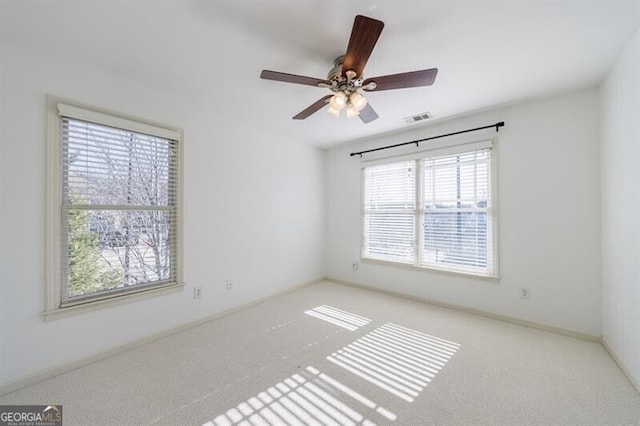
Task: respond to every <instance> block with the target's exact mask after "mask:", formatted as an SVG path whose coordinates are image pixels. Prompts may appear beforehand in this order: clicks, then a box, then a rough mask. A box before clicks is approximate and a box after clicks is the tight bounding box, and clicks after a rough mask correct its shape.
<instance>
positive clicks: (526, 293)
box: [520, 287, 531, 300]
mask: <svg viewBox="0 0 640 426" xmlns="http://www.w3.org/2000/svg"><path fill="white" fill-rule="evenodd" d="M530 298H531V289H530V288H525V287H523V288H521V289H520V299H526V300H529V299H530Z"/></svg>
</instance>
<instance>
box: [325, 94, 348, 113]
mask: <svg viewBox="0 0 640 426" xmlns="http://www.w3.org/2000/svg"><path fill="white" fill-rule="evenodd" d="M329 104H331V106H332V107H333V108H334V109H337V110H341V109H342V108H344V107H345V106H346V105H347V95H345V94H344V93H342V92H338V93H336V94H335V95H333V96H332V97H331V100H330V101H329Z"/></svg>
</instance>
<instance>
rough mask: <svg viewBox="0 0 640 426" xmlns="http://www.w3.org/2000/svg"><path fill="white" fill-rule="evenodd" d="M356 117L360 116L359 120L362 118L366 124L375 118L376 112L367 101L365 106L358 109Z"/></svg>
mask: <svg viewBox="0 0 640 426" xmlns="http://www.w3.org/2000/svg"><path fill="white" fill-rule="evenodd" d="M358 117H360V120H362V122H363V123H364V124H367V123H368V122H370V121H373V120H375V119H377V118H378V113H377V112H376V111H375V110H374V109H373V107H372V106H371V104H369V103H368V104H367V106H366V107H364V109H363V110H362V111H360V114H359V115H358Z"/></svg>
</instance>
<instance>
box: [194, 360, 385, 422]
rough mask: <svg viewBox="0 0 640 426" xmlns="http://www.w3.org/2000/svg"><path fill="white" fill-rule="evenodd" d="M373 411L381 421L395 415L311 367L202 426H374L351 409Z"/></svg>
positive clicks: (369, 420)
mask: <svg viewBox="0 0 640 426" xmlns="http://www.w3.org/2000/svg"><path fill="white" fill-rule="evenodd" d="M354 403H355V405H356V406H360V405H362V406H364V408H366V409H369V410H375V412H376V413H377V414H379V415H380V416H382V417H384V421H394V420H395V419H396V417H397V416H396V415H395V414H393V413H392V412H390V411H389V410H387V409H386V408H384V407H380V406H378V405H377V404H376V403H375V402H373V401H371V400H370V399H369V398H367V397H365V396H363V395H361V394H360V393H358V392H356V391H354V390H353V389H351V388H349V387H348V386H346V385H344V384H342V383H340V382H339V381H338V380H336V379H334V378H332V377H330V376H328V375H327V374H324V373H322V372H320V371H319V370H317V369H316V368H314V367H307V368H306V369H305V370H303V371H302V372H300V373H299V374H294V375H293V376H291V377H288V378H287V379H285V380H283V381H282V382H280V383H277V384H276V385H274V386H271V387H269V388H268V389H267V390H265V391H263V392H260V393H259V394H258V395H256V396H254V397H252V398H249V399H248V400H247V401H245V402H242V403H241V404H239V405H238V406H236V407H234V408H232V409H230V410H227V411H226V412H225V413H224V414H221V415H219V416H217V417H216V418H215V419H213V420H212V421H208V422H206V423H204V424H203V426H231V425H254V426H262V425H265V426H269V425H272V426H273V425H282V424H287V425H301V426H302V425H335V426H338V425H354V426H355V425H374V424H376V423H375V422H374V421H372V420H371V419H368V418H365V417H364V416H363V415H362V414H361V413H359V412H358V411H357V410H356V409H354V408H353V407H352V406H353V405H354Z"/></svg>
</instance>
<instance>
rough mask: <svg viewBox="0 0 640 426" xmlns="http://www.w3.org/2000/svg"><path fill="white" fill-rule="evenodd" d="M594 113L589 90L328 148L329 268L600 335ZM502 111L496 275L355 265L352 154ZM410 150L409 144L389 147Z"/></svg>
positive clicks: (357, 222)
mask: <svg viewBox="0 0 640 426" xmlns="http://www.w3.org/2000/svg"><path fill="white" fill-rule="evenodd" d="M372 99H373V98H372ZM597 113H598V96H597V92H596V90H595V89H594V90H586V91H581V92H578V93H574V94H570V95H566V96H561V97H557V98H553V99H547V100H541V101H535V102H528V103H525V104H520V105H517V106H512V107H505V108H501V109H496V110H492V111H487V112H482V113H478V114H475V115H471V116H468V117H463V118H458V119H454V120H450V121H446V122H443V123H434V124H433V125H431V126H428V127H422V128H417V129H414V130H411V131H408V132H405V133H402V134H395V135H387V136H385V137H380V138H376V139H371V140H368V141H362V142H359V143H357V144H354V145H351V146H347V147H338V148H335V149H333V150H331V151H330V152H329V153H328V154H327V156H328V161H327V173H326V194H327V195H326V196H327V201H326V208H327V222H326V225H327V275H328V276H329V277H333V278H336V279H340V280H344V281H349V282H354V283H357V284H361V285H369V286H372V287H376V288H380V289H385V290H389V291H393V292H397V293H402V294H405V295H410V296H414V297H420V298H426V299H430V300H434V301H438V302H441V303H446V304H452V305H456V306H461V307H466V308H472V309H476V310H481V311H485V312H490V313H493V314H497V315H503V316H508V317H512V318H517V319H521V320H525V321H532V322H536V323H540V324H545V325H549V326H554V327H560V328H563V329H567V330H572V331H576V332H581V333H586V334H590V335H593V336H600V335H601V331H602V330H601V322H602V313H601V312H602V287H601V282H600V274H601V266H600V265H601V261H600V173H599V137H598V132H599V128H598V115H597ZM498 121H505V123H506V124H505V127H504V128H502V129H501V130H500V132H499V134H498V138H499V139H498V145H497V156H498V177H499V181H498V186H499V189H498V196H499V233H500V236H499V244H500V275H501V279H500V280H499V281H497V280H485V279H475V278H468V277H462V276H456V275H452V274H445V273H438V272H430V271H427V270H417V269H408V268H406V267H394V266H387V265H384V266H383V265H380V264H373V263H367V262H362V263H361V265H360V268H359V270H357V271H353V270H352V268H351V262H352V261H357V260H359V258H360V239H361V219H360V204H359V203H360V167H361V162H360V160H359V159H358V158H357V157H349V155H348V154H349V153H350V152H353V151H359V150H363V149H368V148H372V147H377V146H382V145H387V144H393V143H400V142H405V141H411V140H416V139H421V138H424V137H428V136H434V135H438V134H443V133H449V132H453V131H457V130H462V129H467V128H473V127H479V126H483V125H488V124H493V123H495V122H498ZM493 135H495V130H490V131H488V132H486V131H485V132H483V133H475V134H467V135H466V136H465V139H466V138H480V139H482V138H486V137H487V136H488V137H491V136H493ZM426 144H428V142H427V143H425V145H423V146H426ZM412 150H415V147H413V146H411V147H409V148H400V149H396V150H395V151H393V152H394V153H400V152H410V151H412ZM387 152H389V151H387ZM366 158H367V157H366V156H365V159H366ZM521 287H528V288H530V289H531V299H530V300H522V299H520V298H519V288H521Z"/></svg>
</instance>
